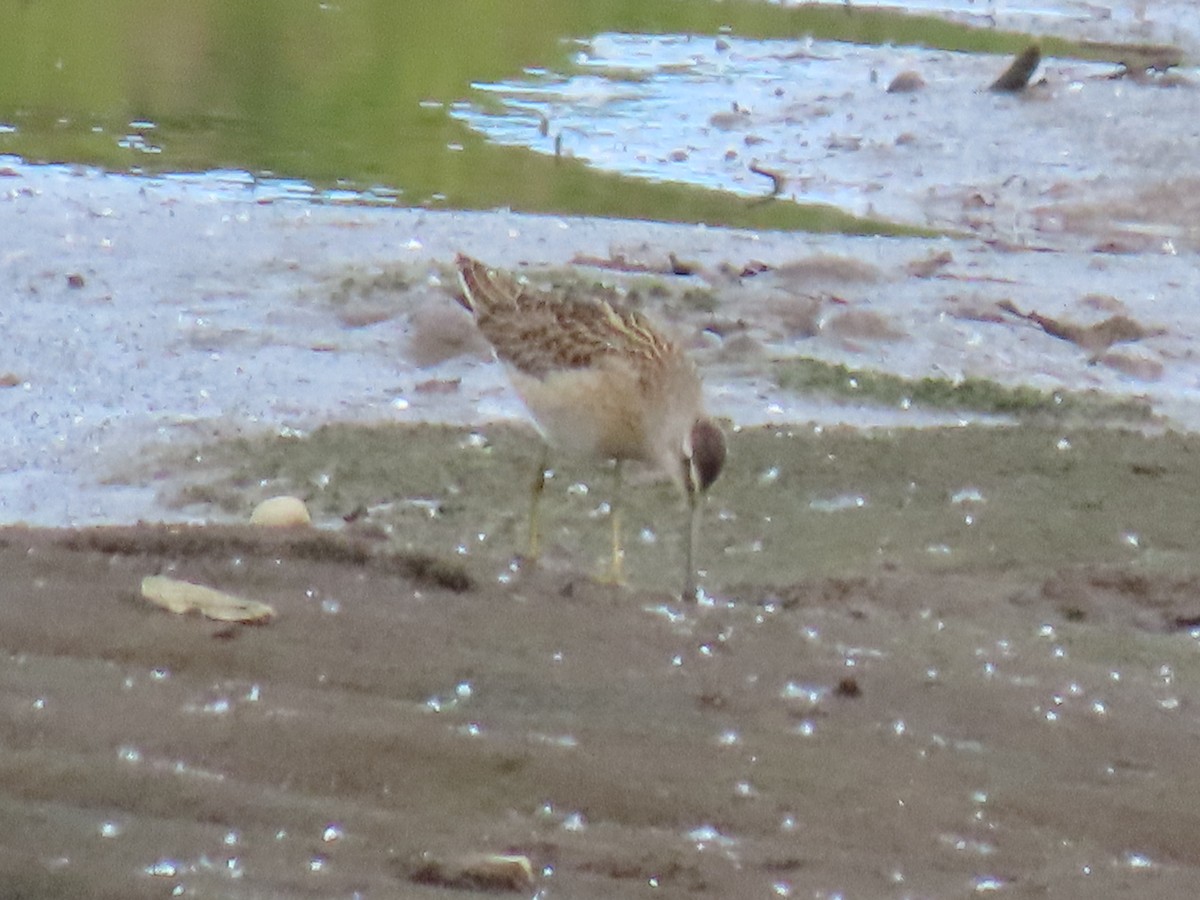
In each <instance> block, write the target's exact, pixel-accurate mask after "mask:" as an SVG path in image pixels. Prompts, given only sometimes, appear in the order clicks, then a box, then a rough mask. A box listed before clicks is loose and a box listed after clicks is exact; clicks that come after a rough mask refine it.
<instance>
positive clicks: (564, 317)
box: [455, 254, 725, 597]
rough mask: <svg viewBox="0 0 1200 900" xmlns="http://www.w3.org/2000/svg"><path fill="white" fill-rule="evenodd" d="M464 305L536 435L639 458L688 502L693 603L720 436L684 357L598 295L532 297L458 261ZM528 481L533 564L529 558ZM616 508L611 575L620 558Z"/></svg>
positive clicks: (688, 588)
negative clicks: (699, 539) (697, 550)
mask: <svg viewBox="0 0 1200 900" xmlns="http://www.w3.org/2000/svg"><path fill="white" fill-rule="evenodd" d="M455 267H456V269H457V271H458V278H459V283H460V285H461V287H462V292H463V296H462V298H461V299H460V302H461V303H462V305H463V306H464V307H466V308H467V309H468V310H469V311H471V312H472V313H473V314H474V316H475V321H476V322H477V323H478V325H479V329H480V331H481V332H482V333H483V335H484V337H486V338H487V340H488V342H489V343H491V345H492V348H493V349H494V350H495V353H496V357H497V358H498V359H499V360H500V361H501V362H502V363H504V365H505V368H506V369H507V370H508V374H509V377H510V379H511V380H512V383H513V387H514V388H515V389H516V391H517V393H518V394H519V395H520V396H521V399H522V400H524V402H525V405H526V406H527V407H528V408H529V411H530V413H531V414H532V415H533V418H534V420H535V422H536V423H537V425H538V428H539V430H540V431H541V433H542V435H543V437H544V438H545V439H546V441H547V442H548V443H549V444H551V445H553V446H554V447H556V448H558V449H561V450H563V451H565V452H568V453H571V454H574V455H577V456H583V457H588V458H596V459H614V460H616V462H617V490H618V493H619V489H620V475H621V463H622V462H623V461H625V460H636V461H639V462H642V463H646V464H648V465H650V466H652V467H654V468H656V469H659V470H660V471H662V472H665V473H666V474H668V475H670V476H671V478H672V480H673V481H674V482H675V483H676V484H677V485H679V487H680V488H681V489H682V490H683V491H684V494H685V495H686V496H687V498H688V503H689V507H690V509H691V519H690V521H689V524H688V532H687V535H686V536H685V546H686V554H687V559H686V564H687V574H686V576H685V580H684V594H685V595H686V596H689V597H690V596H694V594H695V580H694V577H695V576H694V566H693V560H692V552H693V545H694V542H695V540H696V530H697V526H698V520H699V511H700V502H699V501H700V500H701V499H702V497H703V496H704V492H705V491H707V490H708V488H709V486H710V485H711V484H712V483H713V481H715V480H716V478H717V476H718V475H719V474H720V472H721V468H722V466H723V465H724V462H725V438H724V435H723V434H722V433H721V431H720V429H719V428H717V426H716V425H715V424H714V423H713V422H712V420H711V419H709V418H708V417H707V416H706V415H705V414H704V402H703V396H702V392H701V386H700V378H699V376H698V375H697V373H696V368H695V366H694V365H693V364H692V361H691V360H690V359H689V358H688V357H687V355H686V354H685V353H684V352H683V350H682V349H681V348H680V347H679V346H678V345H677V344H675V343H673V342H672V341H670V340H668V339H667V338H666V337H664V336H663V335H662V334H661V333H660V332H659V331H658V329H657V328H655V326H654V325H653V324H652V323H651V322H650V321H649V320H648V319H647V318H646V317H645V316H643V315H642V314H641V313H638V312H635V311H632V310H622V309H618V308H616V307H614V306H612V305H611V304H610V303H608V302H607V301H606V300H604V299H602V298H599V297H590V298H572V297H564V296H561V295H559V294H556V293H552V292H550V291H544V290H539V289H537V288H534V287H532V286H530V285H528V284H526V283H524V282H520V281H518V280H516V279H515V278H513V277H512V276H510V275H507V274H505V273H503V272H500V271H497V270H495V269H491V268H489V267H487V266H486V265H484V264H483V263H481V262H478V261H477V260H474V259H471V258H470V257H468V256H463V255H462V254H459V256H458V257H457V259H456V260H455ZM544 470H545V466H544V461H543V465H542V466H541V468H539V470H538V475H537V477H536V478H535V480H534V496H533V506H532V509H531V513H530V556H536V555H537V551H538V544H537V542H538V533H537V501H538V498H539V495H540V493H541V487H542V483H543V482H542V477H543V473H544ZM612 508H613V560H612V573H611V574H612V577H613V578H614V579H619V578H620V572H621V558H622V550H621V545H620V533H619V530H620V517H619V508H618V506H617V498H616V497H614V502H613V504H612Z"/></svg>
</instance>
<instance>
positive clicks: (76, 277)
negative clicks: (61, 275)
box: [67, 272, 83, 290]
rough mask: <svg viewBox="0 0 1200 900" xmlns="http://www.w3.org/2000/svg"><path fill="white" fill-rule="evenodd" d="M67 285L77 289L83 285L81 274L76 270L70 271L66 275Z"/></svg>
mask: <svg viewBox="0 0 1200 900" xmlns="http://www.w3.org/2000/svg"><path fill="white" fill-rule="evenodd" d="M67 287H69V288H75V289H76V290H78V289H79V288H81V287H83V276H82V275H80V274H79V273H78V272H72V273H71V274H70V275H68V276H67Z"/></svg>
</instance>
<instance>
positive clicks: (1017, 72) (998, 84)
mask: <svg viewBox="0 0 1200 900" xmlns="http://www.w3.org/2000/svg"><path fill="white" fill-rule="evenodd" d="M1041 62H1042V51H1041V48H1039V47H1038V45H1037V44H1030V45H1029V46H1028V47H1026V48H1025V49H1024V50H1022V51H1021V52H1020V53H1019V54H1018V55H1017V58H1016V59H1014V60H1013V61H1012V65H1010V66H1009V67H1008V68H1007V69H1005V70H1004V73H1003V74H1002V75H1001V76H1000V77H999V78H997V79H996V80H995V81H993V82H992V84H991V87H989V88H988V90H989V91H999V92H1001V93H1008V94H1015V93H1017V92H1018V91H1023V90H1025V88H1026V86H1027V85H1028V84H1029V79H1030V78H1032V77H1033V73H1034V72H1036V71H1037V67H1038V66H1039V65H1040V64H1041Z"/></svg>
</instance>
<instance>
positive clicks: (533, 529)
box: [525, 445, 549, 562]
mask: <svg viewBox="0 0 1200 900" xmlns="http://www.w3.org/2000/svg"><path fill="white" fill-rule="evenodd" d="M548 455H549V450H548V448H547V447H546V446H545V445H543V446H542V448H541V450H539V451H538V458H537V471H536V472H535V473H534V476H533V485H532V487H531V489H530V492H529V547H528V548H527V549H526V551H525V558H526V559H527V560H529V561H530V562H534V561H535V560H536V559H537V558H538V554H539V553H541V550H542V547H541V537H542V529H541V524H542V523H541V518H540V516H539V515H538V513H539V509H540V507H541V501H542V493H543V492H544V491H545V490H546V463H547V462H548V461H549V459H548Z"/></svg>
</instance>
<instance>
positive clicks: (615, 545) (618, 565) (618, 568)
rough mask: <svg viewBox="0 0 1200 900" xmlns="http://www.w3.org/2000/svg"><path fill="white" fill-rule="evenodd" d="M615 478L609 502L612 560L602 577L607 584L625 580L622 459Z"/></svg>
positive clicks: (618, 463)
mask: <svg viewBox="0 0 1200 900" xmlns="http://www.w3.org/2000/svg"><path fill="white" fill-rule="evenodd" d="M614 471H615V475H614V478H613V496H612V500H611V501H610V503H609V518H610V519H612V562H611V564H610V565H609V569H608V573H607V574H606V575H605V576H604V578H603V579H602V580H603V581H604V583H605V584H623V583H624V581H625V566H624V563H625V550H624V549H623V548H622V547H621V461H620V460H619V459H618V460H617V461H616V469H615V470H614Z"/></svg>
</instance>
